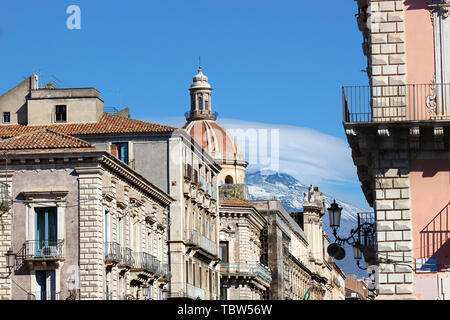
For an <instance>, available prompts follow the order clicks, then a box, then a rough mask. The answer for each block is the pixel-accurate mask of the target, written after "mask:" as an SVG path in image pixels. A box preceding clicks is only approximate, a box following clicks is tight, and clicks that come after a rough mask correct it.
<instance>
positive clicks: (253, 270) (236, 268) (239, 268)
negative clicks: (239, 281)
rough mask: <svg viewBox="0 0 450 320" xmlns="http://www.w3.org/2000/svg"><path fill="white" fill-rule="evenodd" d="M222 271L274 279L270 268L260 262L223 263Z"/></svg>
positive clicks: (230, 273) (268, 280) (223, 272)
mask: <svg viewBox="0 0 450 320" xmlns="http://www.w3.org/2000/svg"><path fill="white" fill-rule="evenodd" d="M220 272H221V273H222V274H228V275H246V276H254V277H260V278H261V279H263V280H265V281H267V282H271V281H272V275H271V274H270V269H269V268H267V267H265V266H263V265H261V264H259V263H254V264H248V263H222V264H221V266H220Z"/></svg>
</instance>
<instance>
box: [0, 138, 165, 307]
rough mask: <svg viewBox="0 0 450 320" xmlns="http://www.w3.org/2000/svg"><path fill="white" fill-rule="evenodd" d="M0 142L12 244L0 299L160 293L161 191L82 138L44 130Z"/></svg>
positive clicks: (162, 269) (162, 258)
mask: <svg viewBox="0 0 450 320" xmlns="http://www.w3.org/2000/svg"><path fill="white" fill-rule="evenodd" d="M0 149H1V150H2V152H5V158H6V163H5V162H3V165H5V166H7V169H3V170H2V171H3V173H4V176H6V177H7V182H6V183H7V185H8V190H10V191H9V192H10V198H9V199H10V201H8V203H9V204H10V208H9V210H8V212H6V213H5V215H6V216H9V219H8V220H7V221H8V222H9V226H8V228H5V229H3V230H2V233H3V232H5V231H8V232H7V234H10V237H9V243H8V244H7V243H6V242H5V243H4V244H5V245H6V246H5V248H6V247H8V249H9V248H11V249H12V250H13V252H14V253H16V260H15V266H14V268H13V269H12V270H11V271H12V272H11V275H10V276H9V278H8V279H6V280H7V281H6V289H4V291H2V294H1V297H0V299H14V300H17V299H19V300H25V299H31V300H36V299H37V300H59V299H123V298H126V297H127V296H131V297H133V298H135V299H145V298H147V299H162V298H163V296H162V294H161V292H162V291H163V290H167V283H168V280H169V278H170V274H169V271H168V268H167V263H168V254H167V253H168V250H167V245H165V238H166V237H167V213H168V208H169V206H170V203H171V201H172V199H171V198H170V197H169V196H168V195H167V194H166V193H164V192H163V191H162V190H160V189H158V188H157V187H155V186H154V185H153V184H151V183H150V182H149V181H148V180H146V179H144V178H143V177H142V176H140V175H139V174H137V173H136V172H135V171H133V170H132V169H131V168H129V167H128V166H126V165H124V164H123V163H122V162H120V161H119V160H117V159H116V158H114V157H113V156H111V155H110V154H108V153H105V152H103V151H101V150H98V149H96V148H95V147H93V146H92V145H90V144H89V143H88V142H86V141H83V140H80V139H77V138H74V137H71V136H67V135H63V134H60V133H56V132H53V131H51V130H48V129H38V130H36V131H32V132H30V133H27V134H24V135H21V136H18V137H14V138H9V139H5V140H2V141H1V142H0ZM5 168H6V167H5ZM149 217H152V218H153V219H154V220H153V223H152V222H151V221H150V220H149V219H148V218H149ZM155 227H156V228H155ZM4 236H5V235H4V234H2V239H4V238H3V237H4ZM2 253H3V252H2ZM3 254H4V253H3ZM144 292H145V294H144Z"/></svg>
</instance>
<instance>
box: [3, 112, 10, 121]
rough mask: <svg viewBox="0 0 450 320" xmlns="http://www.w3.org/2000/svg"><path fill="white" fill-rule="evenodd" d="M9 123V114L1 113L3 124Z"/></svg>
mask: <svg viewBox="0 0 450 320" xmlns="http://www.w3.org/2000/svg"><path fill="white" fill-rule="evenodd" d="M10 122H11V113H10V112H3V123H10Z"/></svg>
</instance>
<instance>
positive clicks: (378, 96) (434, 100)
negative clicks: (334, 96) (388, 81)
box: [342, 84, 450, 123]
mask: <svg viewBox="0 0 450 320" xmlns="http://www.w3.org/2000/svg"><path fill="white" fill-rule="evenodd" d="M342 102H343V103H342V104H343V105H342V111H343V122H344V123H371V122H381V123H383V122H407V121H436V120H450V84H408V85H391V86H352V87H343V88H342Z"/></svg>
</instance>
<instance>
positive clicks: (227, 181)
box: [225, 176, 233, 184]
mask: <svg viewBox="0 0 450 320" xmlns="http://www.w3.org/2000/svg"><path fill="white" fill-rule="evenodd" d="M225 184H233V177H232V176H226V177H225Z"/></svg>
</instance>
